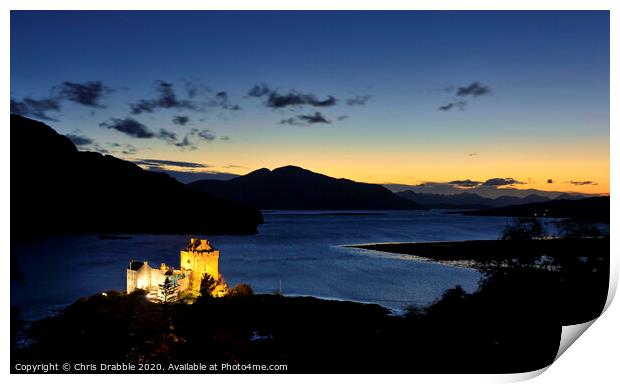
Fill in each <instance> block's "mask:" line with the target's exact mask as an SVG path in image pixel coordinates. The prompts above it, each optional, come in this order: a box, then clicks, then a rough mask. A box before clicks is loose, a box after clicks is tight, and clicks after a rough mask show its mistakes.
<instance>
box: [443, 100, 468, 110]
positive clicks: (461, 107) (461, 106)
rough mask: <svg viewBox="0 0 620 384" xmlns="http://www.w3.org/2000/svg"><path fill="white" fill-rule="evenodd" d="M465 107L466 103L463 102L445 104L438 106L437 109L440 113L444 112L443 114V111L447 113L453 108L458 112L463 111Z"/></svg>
mask: <svg viewBox="0 0 620 384" xmlns="http://www.w3.org/2000/svg"><path fill="white" fill-rule="evenodd" d="M466 106H467V102H465V101H455V102H453V103H448V104H446V105H442V106H440V107H439V108H438V110H440V111H444V112H445V111H449V110H451V109H452V108H455V107H456V108H458V109H459V110H461V111H464V110H465V107H466Z"/></svg>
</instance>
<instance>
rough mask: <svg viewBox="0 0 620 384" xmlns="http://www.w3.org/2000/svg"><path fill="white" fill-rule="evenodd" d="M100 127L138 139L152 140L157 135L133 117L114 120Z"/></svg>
mask: <svg viewBox="0 0 620 384" xmlns="http://www.w3.org/2000/svg"><path fill="white" fill-rule="evenodd" d="M99 126H100V127H105V128H109V129H115V130H117V131H119V132H123V133H124V134H126V135H128V136H131V137H135V138H138V139H150V138H153V137H155V136H156V135H155V133H154V132H152V131H151V130H149V128H148V127H147V126H146V125H144V124H142V123H140V122H139V121H137V120H134V119H132V118H131V117H128V118H125V119H116V118H112V119H110V120H109V121H108V122H103V123H101V124H99Z"/></svg>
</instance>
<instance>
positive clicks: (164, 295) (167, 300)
mask: <svg viewBox="0 0 620 384" xmlns="http://www.w3.org/2000/svg"><path fill="white" fill-rule="evenodd" d="M178 288H179V287H178V285H177V282H176V280H172V279H170V277H168V276H166V280H165V281H164V282H163V283H162V284H159V292H158V297H159V301H160V302H161V303H162V304H172V303H176V302H177V300H178V299H179V292H178V291H179V290H178Z"/></svg>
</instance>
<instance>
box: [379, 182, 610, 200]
mask: <svg viewBox="0 0 620 384" xmlns="http://www.w3.org/2000/svg"><path fill="white" fill-rule="evenodd" d="M383 186H384V187H386V188H387V189H389V190H390V191H392V192H394V193H398V192H404V191H412V192H415V193H424V194H433V195H445V196H449V195H460V194H462V193H472V194H476V195H478V196H482V197H486V198H489V199H496V198H498V197H502V196H509V197H518V198H525V197H527V196H529V195H536V196H541V197H546V198H547V199H583V198H584V197H595V196H599V195H598V194H587V193H580V192H568V193H567V192H559V191H543V190H540V189H534V188H527V189H518V188H514V187H489V186H477V187H471V188H462V187H459V186H457V185H454V184H450V183H432V182H428V183H422V184H419V185H407V184H383Z"/></svg>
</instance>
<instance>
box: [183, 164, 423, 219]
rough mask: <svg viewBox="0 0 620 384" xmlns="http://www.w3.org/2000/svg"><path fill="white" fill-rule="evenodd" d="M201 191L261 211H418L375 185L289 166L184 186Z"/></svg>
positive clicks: (417, 207)
mask: <svg viewBox="0 0 620 384" xmlns="http://www.w3.org/2000/svg"><path fill="white" fill-rule="evenodd" d="M188 185H189V186H192V187H195V188H197V189H199V190H201V191H205V192H209V193H212V194H214V195H216V196H221V197H226V198H229V199H231V200H234V201H239V202H242V203H245V204H249V205H253V206H256V207H259V208H261V209H308V210H316V209H330V210H363V209H421V208H423V207H422V206H421V205H419V204H417V203H414V202H412V201H409V200H406V199H402V198H400V197H398V196H396V195H395V194H394V193H392V192H390V191H389V190H388V189H387V188H385V187H383V186H381V185H377V184H367V183H358V182H355V181H351V180H348V179H336V178H333V177H329V176H325V175H322V174H319V173H315V172H312V171H309V170H307V169H303V168H300V167H295V166H292V165H289V166H286V167H282V168H276V169H274V170H273V171H270V170H269V169H267V168H261V169H258V170H256V171H253V172H250V173H248V174H247V175H244V176H239V177H236V178H234V179H231V180H227V181H222V180H202V181H196V182H193V183H190V184H188Z"/></svg>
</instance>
